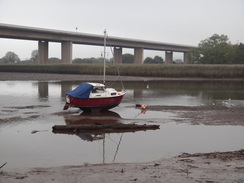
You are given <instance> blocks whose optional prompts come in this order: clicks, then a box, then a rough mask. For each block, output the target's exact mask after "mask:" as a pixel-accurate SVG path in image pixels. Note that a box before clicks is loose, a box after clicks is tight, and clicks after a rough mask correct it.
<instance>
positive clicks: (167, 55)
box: [165, 51, 173, 64]
mask: <svg viewBox="0 0 244 183" xmlns="http://www.w3.org/2000/svg"><path fill="white" fill-rule="evenodd" d="M165 63H166V64H172V63H173V52H172V51H165Z"/></svg>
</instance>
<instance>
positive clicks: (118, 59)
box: [114, 47, 122, 64]
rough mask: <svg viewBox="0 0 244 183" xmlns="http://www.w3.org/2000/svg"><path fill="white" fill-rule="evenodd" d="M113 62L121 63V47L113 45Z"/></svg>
mask: <svg viewBox="0 0 244 183" xmlns="http://www.w3.org/2000/svg"><path fill="white" fill-rule="evenodd" d="M114 63H118V64H122V48H121V47H120V48H116V47H114Z"/></svg>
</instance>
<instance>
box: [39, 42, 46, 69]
mask: <svg viewBox="0 0 244 183" xmlns="http://www.w3.org/2000/svg"><path fill="white" fill-rule="evenodd" d="M38 63H39V64H47V63H48V42H47V41H39V42H38Z"/></svg>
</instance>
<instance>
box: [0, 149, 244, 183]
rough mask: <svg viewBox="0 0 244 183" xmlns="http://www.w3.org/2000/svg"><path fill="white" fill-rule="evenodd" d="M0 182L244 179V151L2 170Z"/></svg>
mask: <svg viewBox="0 0 244 183" xmlns="http://www.w3.org/2000/svg"><path fill="white" fill-rule="evenodd" d="M0 175H1V177H0V180H1V182H18V183H19V182H23V183H31V182H36V183H39V182H65V183H66V182H106V183H108V182H173V183H175V182H187V183H191V182H239V183H241V182H244V150H239V151H232V152H214V153H199V154H182V155H180V156H177V157H175V158H169V159H162V160H158V161H155V162H150V163H134V164H100V165H89V164H86V165H83V166H63V167H53V168H31V169H12V170H8V171H6V170H2V171H1V173H0Z"/></svg>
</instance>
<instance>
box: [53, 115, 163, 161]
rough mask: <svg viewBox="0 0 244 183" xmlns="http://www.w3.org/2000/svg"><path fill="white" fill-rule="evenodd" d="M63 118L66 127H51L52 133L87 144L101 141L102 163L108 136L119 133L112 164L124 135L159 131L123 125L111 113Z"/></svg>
mask: <svg viewBox="0 0 244 183" xmlns="http://www.w3.org/2000/svg"><path fill="white" fill-rule="evenodd" d="M64 118H65V122H66V125H55V126H53V133H54V134H68V135H76V136H78V137H79V138H80V139H81V140H84V141H88V142H93V141H97V140H102V141H103V163H105V139H106V137H107V136H108V135H109V134H111V133H121V136H120V140H119V142H118V143H117V148H116V152H115V155H114V158H113V162H114V161H115V159H116V156H117V154H118V151H119V146H120V144H121V141H122V137H123V134H124V133H129V132H133V133H135V132H138V131H146V130H157V129H159V125H136V124H123V123H121V121H120V120H121V117H120V115H119V114H118V113H116V112H112V111H104V112H102V113H100V112H97V113H94V112H92V113H91V112H90V113H88V112H83V113H81V114H80V115H67V116H65V117H64Z"/></svg>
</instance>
